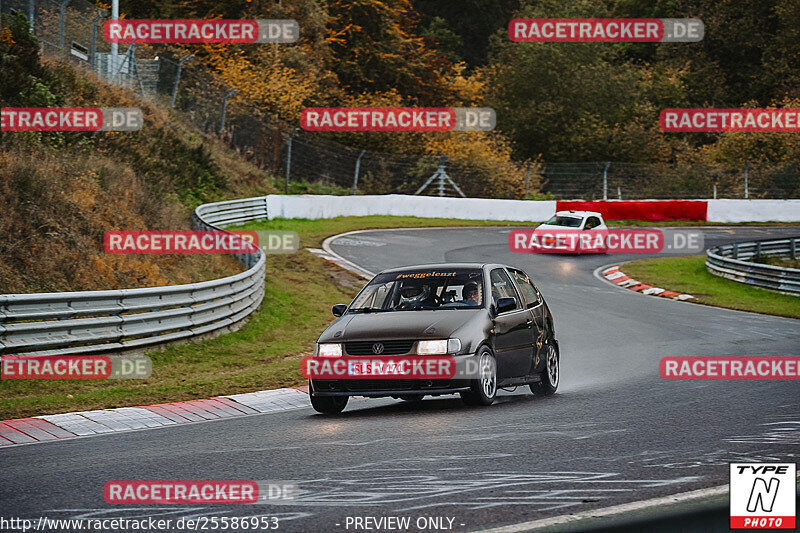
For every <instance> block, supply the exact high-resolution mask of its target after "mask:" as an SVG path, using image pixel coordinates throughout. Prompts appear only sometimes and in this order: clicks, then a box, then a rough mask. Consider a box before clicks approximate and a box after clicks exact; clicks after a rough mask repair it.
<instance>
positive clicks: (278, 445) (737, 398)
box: [0, 227, 800, 531]
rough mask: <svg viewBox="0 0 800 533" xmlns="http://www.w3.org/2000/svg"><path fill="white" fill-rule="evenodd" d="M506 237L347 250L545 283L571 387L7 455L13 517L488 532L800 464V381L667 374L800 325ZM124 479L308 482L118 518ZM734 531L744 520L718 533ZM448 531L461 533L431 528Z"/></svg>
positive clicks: (383, 261) (456, 233) (365, 257)
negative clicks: (111, 487)
mask: <svg viewBox="0 0 800 533" xmlns="http://www.w3.org/2000/svg"><path fill="white" fill-rule="evenodd" d="M509 231H510V230H509V229H508V228H466V229H463V228H462V229H424V230H394V231H370V232H366V233H359V234H355V235H350V236H347V237H344V238H340V239H338V240H335V241H333V243H332V249H333V250H334V251H335V252H336V253H338V254H340V255H342V256H343V257H345V258H347V259H349V260H350V261H353V262H355V263H356V264H358V265H360V266H362V267H363V268H366V269H368V270H371V271H373V272H377V271H379V270H381V269H383V268H388V267H395V266H401V265H409V264H418V263H433V262H451V261H452V262H456V261H486V262H499V263H508V264H511V265H513V266H516V267H521V268H523V269H525V270H526V271H527V272H529V273H530V274H531V275H532V276H533V277H534V280H535V281H536V283H537V285H538V286H539V288H540V289H541V291H542V292H543V294H544V295H545V297H546V299H547V301H548V303H549V305H550V307H551V309H552V311H553V314H554V315H555V319H556V324H555V325H556V331H557V334H558V338H559V341H560V343H561V353H562V366H561V372H562V382H561V385H560V388H559V393H558V394H556V395H555V396H553V397H548V398H543V399H539V398H534V397H533V396H532V395H531V394H530V392H529V390H528V389H527V388H525V389H524V390H523V389H518V390H517V391H516V392H513V393H510V392H509V393H501V394H502V396H501V397H499V398H498V401H497V402H496V403H495V405H493V406H491V407H489V408H470V407H465V406H464V405H463V404H462V403H461V401H460V400H459V399H458V397H455V396H453V397H445V398H444V399H442V398H439V399H430V398H429V399H426V400H425V401H423V402H422V403H421V404H420V405H419V406H413V405H409V404H405V403H401V402H399V401H395V400H362V399H351V403H350V404H349V405H348V407H347V409H346V410H345V412H344V413H343V414H342V415H340V416H336V417H326V416H322V415H318V414H316V413H315V412H314V411H313V410H312V409H311V408H310V407H309V408H308V409H299V410H294V411H285V412H281V413H276V414H266V415H254V416H249V417H245V418H238V419H229V420H219V421H214V422H207V423H199V424H191V425H185V426H177V427H166V428H162V429H157V430H151V431H136V432H129V433H119V434H110V435H102V436H96V437H91V438H81V439H73V440H67V441H63V442H58V441H55V442H46V443H41V444H36V445H31V446H19V447H11V448H8V449H3V450H0V502H2V507H3V510H4V513H3V514H4V516H16V517H26V518H34V519H38V517H39V516H43V515H44V516H48V517H51V518H78V517H82V518H88V517H104V518H108V517H128V518H133V517H144V516H158V517H162V518H172V519H173V520H175V519H177V518H180V517H190V516H192V517H198V516H209V517H210V516H217V517H219V516H260V515H269V516H277V517H278V518H279V520H280V528H279V531H356V530H360V531H364V530H365V529H355V528H354V527H353V526H352V525H350V527H349V528H346V527H345V525H346V524H347V522H346V520H347V517H348V516H349V517H365V516H372V517H386V516H408V517H411V520H412V522H411V524H412V526H411V529H412V530H416V529H417V526H415V524H416V520H417V519H418V518H421V517H445V519H444V525H445V526H447V525H448V524H449V521H448V519H453V521H452V526H450V527H451V528H452V531H473V530H479V529H483V528H487V527H491V526H500V525H505V524H514V523H518V522H524V521H529V520H534V519H538V518H544V517H550V516H557V515H563V514H567V513H575V512H579V511H583V510H587V509H592V508H599V507H608V506H611V505H615V504H619V503H625V502H633V501H638V500H644V499H649V498H654V497H657V496H664V495H670V494H675V493H680V492H685V491H690V490H695V489H701V488H705V487H715V486H719V485H725V484H727V483H728V462H731V461H761V460H763V461H784V462H798V454H800V383H799V382H788V381H783V382H780V381H773V382H767V381H762V382H757V381H739V382H736V381H728V382H723V381H706V382H700V381H698V382H689V381H687V382H677V381H669V382H668V381H664V380H662V379H661V378H660V377H659V375H658V363H659V360H660V359H661V358H662V357H665V356H686V355H750V356H758V355H765V356H766V355H769V356H780V355H800V327H799V326H800V322H798V321H797V320H792V319H784V318H777V317H769V316H761V315H756V314H750V313H743V312H737V311H729V310H724V309H716V308H711V307H706V306H701V305H696V304H689V303H683V302H676V301H672V300H665V299H660V298H654V297H649V296H643V295H641V294H637V293H634V292H631V291H627V290H622V289H620V288H618V287H615V286H612V285H611V284H609V283H608V282H606V281H604V280H601V279H598V278H597V277H595V276H594V275H593V272H594V271H595V269H596V268H597V267H599V266H602V265H606V264H611V263H612V262H614V263H616V262H618V261H624V260H627V259H635V258H639V257H641V255H638V256H632V255H630V256H622V255H616V256H607V255H584V256H562V255H552V256H546V255H541V254H530V255H529V254H513V253H511V252H510V251H509V250H508V246H507V235H508V232H509ZM704 233H705V238H706V246H707V247H709V246H713V245H716V244H721V243H723V242H730V241H743V240H748V239H759V238H761V239H766V238H770V237H773V236H775V237H778V236H788V235H800V227H793V228H787V227H773V228H730V229H728V228H720V227H712V228H706V229H705V230H704ZM115 479H176V480H178V479H219V480H224V479H248V480H291V481H296V482H297V483H299V485H300V488H301V489H302V490H303V491H304V492H303V494H302V495H301V497H300V498H299V499H298V500H297V501H292V502H286V503H283V504H274V503H272V504H263V505H261V504H259V505H256V506H252V505H242V506H236V505H231V506H202V507H201V506H195V507H192V506H171V507H164V506H161V507H154V506H132V507H125V506H112V505H108V504H106V503H105V502H104V500H103V485H104V484H105V483H106V482H107V481H109V480H115ZM720 529H721V530H726V531H727V524H726V523H722V524H720ZM432 530H438V531H443V530H444V529H442V528H439V529H436V528H434V529H432Z"/></svg>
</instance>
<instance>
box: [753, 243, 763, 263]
mask: <svg viewBox="0 0 800 533" xmlns="http://www.w3.org/2000/svg"><path fill="white" fill-rule="evenodd" d="M753 257H754V258H756V259H758V258H760V257H761V241H756V253H755V254H753Z"/></svg>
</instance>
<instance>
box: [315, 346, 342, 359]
mask: <svg viewBox="0 0 800 533" xmlns="http://www.w3.org/2000/svg"><path fill="white" fill-rule="evenodd" d="M315 351H316V352H317V353H315V354H314V355H318V356H320V357H340V356H341V355H342V345H341V344H338V343H321V344H317V349H316V350H315Z"/></svg>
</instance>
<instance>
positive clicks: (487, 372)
mask: <svg viewBox="0 0 800 533" xmlns="http://www.w3.org/2000/svg"><path fill="white" fill-rule="evenodd" d="M475 357H476V359H478V365H479V368H480V369H481V377H479V378H478V379H473V380H472V383H471V384H470V390H469V391H466V392H462V393H460V395H461V400H462V401H463V402H464V403H465V404H467V405H492V403H494V399H495V397H496V396H497V363H496V362H495V359H494V355H492V351H491V350H490V349H489V348H488V347H486V346H481V347H480V348H479V349H478V351H477V353H476V354H475Z"/></svg>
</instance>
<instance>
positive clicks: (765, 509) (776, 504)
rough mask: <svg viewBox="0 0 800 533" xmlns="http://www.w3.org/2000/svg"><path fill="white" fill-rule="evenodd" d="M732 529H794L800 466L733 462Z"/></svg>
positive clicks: (731, 481)
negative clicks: (799, 468)
mask: <svg viewBox="0 0 800 533" xmlns="http://www.w3.org/2000/svg"><path fill="white" fill-rule="evenodd" d="M730 475H731V478H730V485H731V496H730V498H731V501H730V504H731V529H794V528H795V525H796V517H797V508H796V505H797V502H796V498H797V466H796V465H795V464H794V463H731V464H730Z"/></svg>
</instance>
